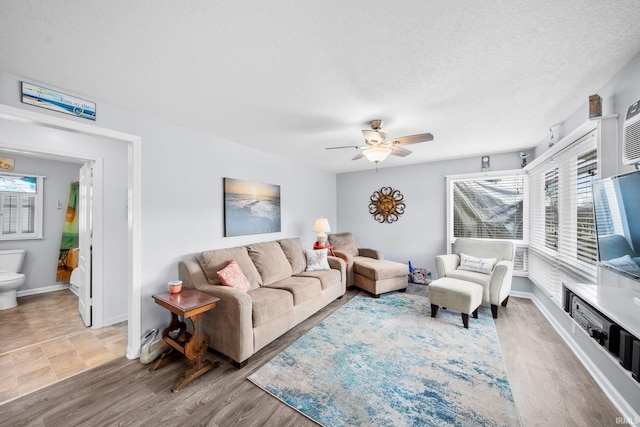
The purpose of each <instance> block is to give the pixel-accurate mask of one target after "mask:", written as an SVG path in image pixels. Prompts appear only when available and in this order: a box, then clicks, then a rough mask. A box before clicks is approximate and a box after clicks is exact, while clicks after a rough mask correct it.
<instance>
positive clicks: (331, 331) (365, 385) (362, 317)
mask: <svg viewBox="0 0 640 427" xmlns="http://www.w3.org/2000/svg"><path fill="white" fill-rule="evenodd" d="M249 380H250V381H252V382H253V383H254V384H256V385H257V386H258V387H260V388H262V389H263V390H265V391H266V392H268V393H270V394H271V395H273V396H275V397H276V398H278V399H280V400H281V401H282V402H284V403H286V404H287V405H289V406H291V407H292V408H294V409H296V410H298V411H299V412H301V413H302V414H304V415H306V416H307V417H308V418H310V419H312V420H313V421H315V422H317V423H319V424H321V425H323V426H327V427H329V426H332V427H333V426H394V427H395V426H442V425H459V426H517V425H519V420H518V415H517V412H516V407H515V405H514V402H513V396H512V394H511V387H510V385H509V380H508V378H507V373H506V370H505V366H504V361H503V359H502V351H501V350H500V343H499V342H498V336H497V333H496V329H495V325H494V323H493V319H492V318H491V313H490V310H489V309H485V308H483V307H481V308H480V310H479V318H478V319H472V318H470V319H469V329H464V328H463V327H462V319H461V317H460V313H456V312H452V311H449V310H442V309H441V310H440V311H439V312H438V317H437V318H435V319H432V318H431V317H430V306H429V302H428V300H427V298H425V297H424V296H418V295H410V294H406V293H396V292H392V293H388V294H383V295H382V296H381V297H380V298H379V299H374V298H371V297H370V296H366V295H357V296H356V297H354V298H353V299H352V300H351V301H349V302H348V303H346V304H345V305H344V306H342V307H341V308H339V309H338V310H336V311H335V312H334V313H333V314H332V315H331V316H329V317H328V318H326V319H325V320H324V321H322V322H321V323H319V324H318V325H317V326H316V327H315V328H313V329H312V330H311V331H309V332H308V333H307V334H306V335H304V336H303V337H301V338H299V339H298V340H297V341H295V342H294V343H293V344H291V345H290V346H289V347H288V348H287V349H285V350H284V351H283V352H282V353H280V354H278V355H277V356H276V357H275V358H274V359H272V360H271V361H269V362H267V363H266V364H265V365H264V366H262V367H261V368H260V369H258V370H257V371H256V372H254V373H253V374H252V375H251V376H249Z"/></svg>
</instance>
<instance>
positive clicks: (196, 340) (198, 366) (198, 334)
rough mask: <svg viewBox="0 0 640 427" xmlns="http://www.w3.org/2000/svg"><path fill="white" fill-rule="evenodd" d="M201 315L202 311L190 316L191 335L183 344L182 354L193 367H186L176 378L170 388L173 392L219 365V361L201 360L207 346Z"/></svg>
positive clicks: (207, 341) (207, 340) (207, 335)
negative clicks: (191, 362) (176, 380)
mask: <svg viewBox="0 0 640 427" xmlns="http://www.w3.org/2000/svg"><path fill="white" fill-rule="evenodd" d="M203 316H204V313H200V314H196V315H194V316H192V317H190V319H191V323H192V324H193V335H191V338H190V339H189V341H187V342H186V343H185V344H184V355H185V356H187V358H189V360H191V361H193V367H192V368H190V369H188V370H187V371H186V372H185V373H184V374H182V376H181V377H180V378H179V379H178V382H177V383H176V385H175V386H174V387H173V388H172V389H171V391H173V392H174V393H176V392H178V391H179V390H181V389H182V388H183V387H185V386H186V385H187V384H189V383H190V382H191V381H193V380H195V379H196V378H198V377H199V376H201V375H203V374H205V373H207V372H209V371H211V370H212V369H215V368H217V367H218V366H219V365H220V363H219V362H215V363H213V362H211V361H210V360H205V361H203V360H202V357H203V356H204V355H205V353H206V352H207V348H209V334H207V333H205V332H203V331H202V319H203Z"/></svg>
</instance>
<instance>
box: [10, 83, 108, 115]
mask: <svg viewBox="0 0 640 427" xmlns="http://www.w3.org/2000/svg"><path fill="white" fill-rule="evenodd" d="M22 102H23V103H25V104H29V105H35V106H37V107H42V108H46V109H47V110H53V111H57V112H59V113H66V114H71V115H72V116H76V117H82V118H84V119H89V120H95V119H96V104H95V103H94V102H91V101H87V100H84V99H80V98H76V97H75V96H71V95H65V94H64V93H61V92H57V91H55V90H52V89H47V88H44V87H42V86H37V85H34V84H31V83H27V82H22Z"/></svg>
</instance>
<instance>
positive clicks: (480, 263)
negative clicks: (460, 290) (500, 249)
mask: <svg viewBox="0 0 640 427" xmlns="http://www.w3.org/2000/svg"><path fill="white" fill-rule="evenodd" d="M495 263H496V259H495V258H476V257H472V256H471V255H467V254H463V253H461V254H460V267H459V268H460V270H468V271H475V272H477V273H484V274H490V273H491V270H493V266H494V265H495Z"/></svg>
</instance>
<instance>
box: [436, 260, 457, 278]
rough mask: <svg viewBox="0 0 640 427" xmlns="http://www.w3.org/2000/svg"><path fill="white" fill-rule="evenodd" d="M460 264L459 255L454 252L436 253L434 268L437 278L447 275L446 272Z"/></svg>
mask: <svg viewBox="0 0 640 427" xmlns="http://www.w3.org/2000/svg"><path fill="white" fill-rule="evenodd" d="M458 265H460V257H459V256H458V255H456V254H448V255H437V256H436V270H437V271H438V278H442V277H447V273H448V272H450V271H452V270H455V269H456V268H458Z"/></svg>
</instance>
